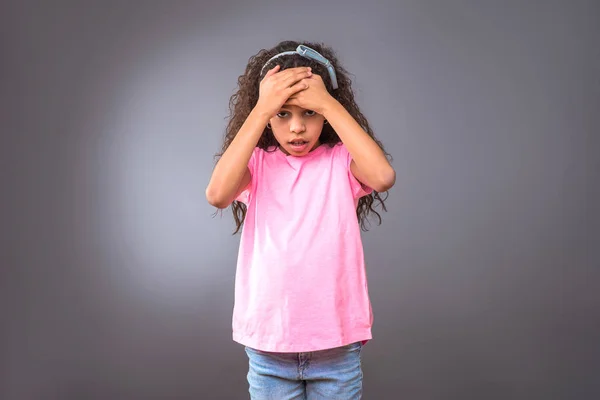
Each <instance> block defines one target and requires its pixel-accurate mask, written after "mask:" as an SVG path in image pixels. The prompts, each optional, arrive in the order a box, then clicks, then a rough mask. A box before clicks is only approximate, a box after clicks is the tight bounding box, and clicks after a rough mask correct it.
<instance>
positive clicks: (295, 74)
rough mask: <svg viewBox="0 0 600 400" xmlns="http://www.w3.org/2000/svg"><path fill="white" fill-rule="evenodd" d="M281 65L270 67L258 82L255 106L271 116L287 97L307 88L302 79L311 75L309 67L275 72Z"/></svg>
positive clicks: (277, 110)
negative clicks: (258, 87)
mask: <svg viewBox="0 0 600 400" xmlns="http://www.w3.org/2000/svg"><path fill="white" fill-rule="evenodd" d="M280 68H281V67H280V66H279V65H276V66H275V67H273V68H272V69H270V70H269V71H268V72H267V74H266V75H265V77H264V78H263V80H262V81H261V82H260V89H259V95H258V102H257V104H256V107H257V108H259V109H261V110H262V111H264V112H266V113H267V114H268V115H269V116H273V115H275V114H277V113H278V112H279V110H280V109H281V107H282V106H283V104H284V103H285V102H286V101H287V100H288V98H289V97H290V96H292V95H294V94H296V93H298V92H299V91H301V90H304V89H306V88H308V85H307V84H306V83H305V82H302V80H303V79H305V78H309V77H310V76H311V75H312V72H311V69H310V67H297V68H289V69H286V70H284V71H282V72H277V71H278V70H279V69H280Z"/></svg>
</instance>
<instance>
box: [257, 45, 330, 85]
mask: <svg viewBox="0 0 600 400" xmlns="http://www.w3.org/2000/svg"><path fill="white" fill-rule="evenodd" d="M295 54H298V55H301V56H302V57H305V58H308V59H309V60H313V61H316V62H318V63H319V64H321V65H323V66H324V67H325V68H327V72H329V77H330V78H331V85H332V86H333V89H334V90H335V89H337V88H338V83H337V77H336V74H335V69H334V68H333V65H332V64H331V62H330V61H329V60H328V59H326V58H325V57H323V56H322V55H321V54H320V53H319V52H317V51H316V50H314V49H311V48H310V47H308V46H305V45H303V44H301V45H299V46H298V47H297V48H296V50H295V51H284V52H283V53H279V54H276V55H274V56H273V57H271V58H270V59H269V61H267V62H266V63H265V65H263V67H262V69H261V70H260V74H261V75H262V73H263V71H264V69H265V67H266V66H267V65H268V64H269V63H270V62H271V61H273V60H274V59H276V58H279V57H281V56H289V55H295Z"/></svg>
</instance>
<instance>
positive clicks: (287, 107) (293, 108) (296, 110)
mask: <svg viewBox="0 0 600 400" xmlns="http://www.w3.org/2000/svg"><path fill="white" fill-rule="evenodd" d="M281 109H282V110H286V111H291V112H293V113H301V112H304V111H306V110H308V109H307V108H302V107H299V106H292V105H287V104H284V105H282V106H281Z"/></svg>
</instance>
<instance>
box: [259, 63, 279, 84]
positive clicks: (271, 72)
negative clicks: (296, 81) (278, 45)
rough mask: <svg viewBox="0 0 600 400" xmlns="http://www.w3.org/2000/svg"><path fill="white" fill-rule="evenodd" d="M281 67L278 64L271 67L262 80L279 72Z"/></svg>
mask: <svg viewBox="0 0 600 400" xmlns="http://www.w3.org/2000/svg"><path fill="white" fill-rule="evenodd" d="M279 68H281V66H280V65H279V64H278V65H276V66H274V67H273V68H271V69H270V70H268V71H267V73H266V74H265V76H264V77H263V78H262V80H263V81H264V80H265V79H267V78H268V77H270V76H273V75H275V74H276V73H277V71H278V70H279Z"/></svg>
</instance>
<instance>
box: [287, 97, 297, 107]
mask: <svg viewBox="0 0 600 400" xmlns="http://www.w3.org/2000/svg"><path fill="white" fill-rule="evenodd" d="M299 105H300V103H299V102H298V100H297V99H296V98H289V99H288V100H287V101H286V102H285V103H284V106H287V107H289V106H299Z"/></svg>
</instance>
